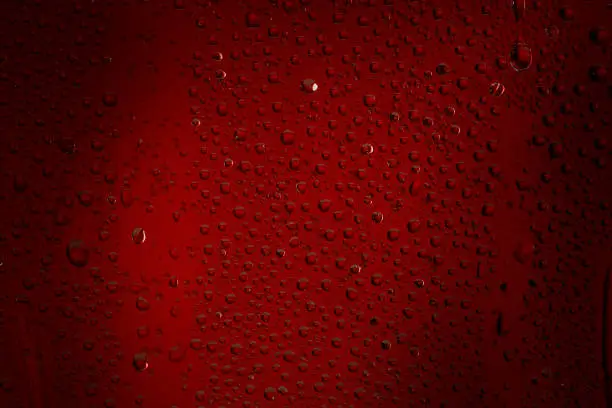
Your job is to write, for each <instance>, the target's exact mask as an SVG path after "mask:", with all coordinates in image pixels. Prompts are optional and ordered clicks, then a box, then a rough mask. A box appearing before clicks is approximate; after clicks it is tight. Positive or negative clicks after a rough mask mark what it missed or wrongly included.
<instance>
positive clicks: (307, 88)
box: [301, 78, 319, 93]
mask: <svg viewBox="0 0 612 408" xmlns="http://www.w3.org/2000/svg"><path fill="white" fill-rule="evenodd" d="M301 88H302V90H303V91H304V92H307V93H313V92H316V91H317V89H319V85H317V83H316V82H315V81H314V79H310V78H309V79H304V80H303V81H302V84H301Z"/></svg>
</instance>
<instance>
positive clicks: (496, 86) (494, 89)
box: [489, 82, 506, 96]
mask: <svg viewBox="0 0 612 408" xmlns="http://www.w3.org/2000/svg"><path fill="white" fill-rule="evenodd" d="M504 92H506V87H505V86H504V85H502V84H501V83H499V82H492V83H491V85H489V93H490V94H491V95H493V96H502V95H503V94H504Z"/></svg>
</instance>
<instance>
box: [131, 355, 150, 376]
mask: <svg viewBox="0 0 612 408" xmlns="http://www.w3.org/2000/svg"><path fill="white" fill-rule="evenodd" d="M132 365H133V366H134V368H135V369H136V370H137V371H140V372H142V371H145V370H146V369H147V368H149V362H148V360H147V353H136V354H134V359H133V360H132Z"/></svg>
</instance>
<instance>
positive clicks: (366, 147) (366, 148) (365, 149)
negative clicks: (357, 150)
mask: <svg viewBox="0 0 612 408" xmlns="http://www.w3.org/2000/svg"><path fill="white" fill-rule="evenodd" d="M361 153H363V154H366V155H368V154H372V153H374V146H372V145H371V144H370V143H365V144H363V145H361Z"/></svg>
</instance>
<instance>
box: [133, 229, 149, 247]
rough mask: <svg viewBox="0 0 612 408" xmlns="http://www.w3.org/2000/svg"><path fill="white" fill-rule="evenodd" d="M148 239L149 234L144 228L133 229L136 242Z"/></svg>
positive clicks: (141, 242) (139, 242)
mask: <svg viewBox="0 0 612 408" xmlns="http://www.w3.org/2000/svg"><path fill="white" fill-rule="evenodd" d="M146 240H147V234H146V233H145V231H144V230H143V229H142V228H134V230H133V231H132V241H134V243H135V244H143V243H144V242H145V241H146Z"/></svg>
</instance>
